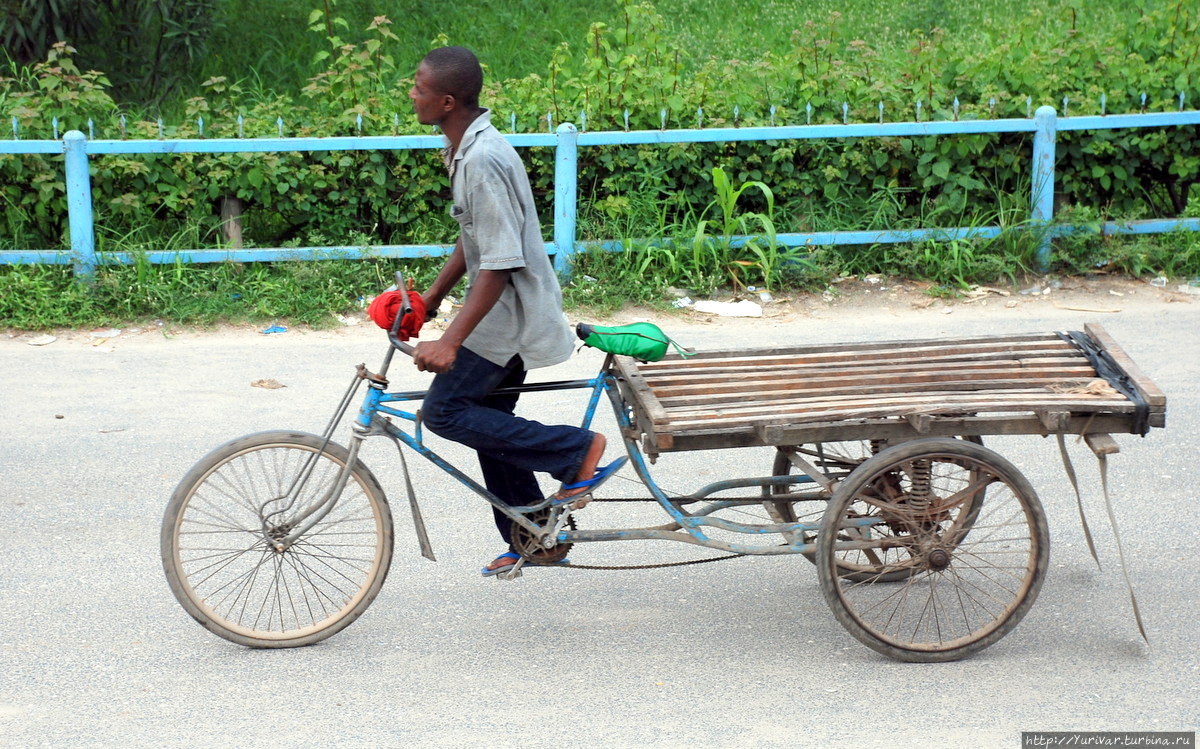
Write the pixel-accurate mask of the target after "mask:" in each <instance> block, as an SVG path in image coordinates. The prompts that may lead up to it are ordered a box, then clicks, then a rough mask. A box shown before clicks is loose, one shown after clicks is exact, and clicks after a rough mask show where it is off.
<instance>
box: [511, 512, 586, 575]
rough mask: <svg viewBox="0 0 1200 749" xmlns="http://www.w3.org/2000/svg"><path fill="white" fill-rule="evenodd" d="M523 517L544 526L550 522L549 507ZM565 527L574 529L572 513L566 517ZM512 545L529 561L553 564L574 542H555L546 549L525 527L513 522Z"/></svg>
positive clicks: (567, 551) (563, 555)
mask: <svg viewBox="0 0 1200 749" xmlns="http://www.w3.org/2000/svg"><path fill="white" fill-rule="evenodd" d="M525 517H527V518H529V519H530V520H531V521H533V522H534V523H536V524H537V525H540V526H542V527H543V528H544V527H546V525H547V523H549V522H550V508H546V509H544V510H538V511H537V512H532V513H530V514H528V515H526V516H525ZM555 521H557V518H555ZM565 527H566V528H567V530H572V531H573V530H575V516H574V515H571V516H570V517H568V518H567V525H566V526H565ZM512 545H513V548H514V549H516V551H517V553H518V554H520V555H521V556H522V557H524V558H525V559H527V560H529V561H530V562H533V563H535V564H554V563H555V562H561V561H562V560H564V559H566V558H567V554H570V553H571V547H572V546H574V545H575V544H569V543H568V544H555V545H554V546H551V547H550V548H549V549H547V548H546V547H544V546H542V542H541V540H540V539H538V538H536V537H535V536H534V535H533V533H532V532H530V531H529V530H528V529H527V528H525V527H524V526H521V525H518V524H517V523H513V526H512Z"/></svg>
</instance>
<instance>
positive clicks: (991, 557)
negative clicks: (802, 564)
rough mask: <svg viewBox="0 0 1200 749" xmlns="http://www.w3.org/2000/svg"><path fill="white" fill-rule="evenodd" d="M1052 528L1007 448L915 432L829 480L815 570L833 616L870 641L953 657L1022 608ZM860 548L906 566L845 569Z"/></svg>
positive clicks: (909, 653) (866, 555) (1038, 575)
mask: <svg viewBox="0 0 1200 749" xmlns="http://www.w3.org/2000/svg"><path fill="white" fill-rule="evenodd" d="M985 490H986V493H985ZM968 531H970V535H968V533H967V532H968ZM1049 535H1050V534H1049V530H1048V529H1047V526H1046V517H1045V513H1044V512H1043V511H1042V506H1041V503H1040V502H1039V501H1038V498H1037V494H1035V493H1034V491H1033V487H1031V486H1030V485H1029V482H1028V481H1027V480H1026V479H1025V477H1024V476H1022V475H1021V473H1020V472H1019V471H1018V470H1017V469H1016V468H1015V467H1014V466H1013V465H1012V464H1011V463H1009V462H1008V461H1007V460H1005V459H1004V458H1002V457H1000V456H999V455H997V454H996V453H995V452H993V451H991V450H988V449H986V448H984V447H981V446H979V445H975V444H971V443H969V442H965V441H962V440H953V439H923V440H916V441H913V442H906V443H902V444H900V445H897V446H895V447H891V448H888V449H887V450H884V451H883V452H881V453H879V454H878V455H876V456H875V457H873V458H871V459H870V460H867V461H865V462H864V463H863V464H862V465H861V466H859V467H858V468H857V469H855V471H854V473H853V474H852V475H851V476H850V477H849V478H848V479H846V480H845V481H843V482H842V483H841V484H840V485H839V486H838V487H837V490H836V491H835V492H834V495H833V497H832V499H831V500H830V501H829V505H828V507H827V509H826V511H825V516H824V518H823V519H822V521H821V530H820V533H819V534H818V536H817V571H818V577H819V578H820V581H821V591H822V593H824V595H825V600H826V601H827V602H828V603H829V606H830V608H831V609H833V613H834V616H836V617H837V619H838V621H840V622H841V623H842V624H843V625H844V626H845V627H846V629H847V630H849V631H850V634H852V635H854V636H855V637H856V638H858V639H859V640H860V641H862V642H863V643H864V644H866V645H867V646H868V647H870V648H872V649H873V650H876V651H878V652H880V653H883V654H884V655H888V656H891V657H893V658H896V659H899V660H902V661H918V662H933V661H950V660H957V659H959V658H963V657H965V656H967V655H970V654H972V653H974V652H976V651H979V650H982V649H984V648H986V647H988V646H989V645H991V644H992V643H994V642H996V641H997V640H999V639H1000V638H1001V637H1003V636H1004V635H1005V634H1007V633H1008V631H1009V630H1011V629H1012V628H1013V627H1015V626H1016V625H1017V623H1018V622H1020V621H1021V618H1022V617H1024V616H1025V614H1026V612H1028V610H1029V607H1030V606H1032V605H1033V601H1034V599H1035V598H1036V597H1037V593H1038V590H1039V589H1040V588H1041V584H1042V578H1043V576H1044V575H1045V573H1046V565H1047V562H1048V559H1049ZM864 560H866V564H868V565H874V566H878V567H879V568H881V569H884V570H895V569H896V568H897V567H898V566H903V567H907V568H908V569H909V574H908V575H907V576H905V577H904V579H903V580H901V581H898V582H887V581H886V580H885V575H883V574H881V575H879V576H878V577H877V578H870V577H863V576H857V577H859V579H851V578H850V577H847V576H846V575H845V574H844V573H843V568H844V566H845V565H850V566H852V567H853V566H857V565H862V564H864Z"/></svg>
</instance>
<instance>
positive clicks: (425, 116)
mask: <svg viewBox="0 0 1200 749" xmlns="http://www.w3.org/2000/svg"><path fill="white" fill-rule="evenodd" d="M408 98H409V99H412V103H413V112H415V113H416V115H417V122H420V123H421V124H422V125H439V124H441V122H442V119H443V118H445V116H446V113H447V112H449V111H450V110H451V109H453V107H454V97H453V96H450V95H449V94H443V93H441V92H440V91H438V90H437V88H436V86H435V85H434V81H433V76H431V75H430V74H429V69H428V68H427V67H426V66H425V63H421V64H420V65H419V66H417V73H416V75H415V76H413V87H412V88H411V89H409V92H408Z"/></svg>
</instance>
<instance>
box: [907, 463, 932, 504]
mask: <svg viewBox="0 0 1200 749" xmlns="http://www.w3.org/2000/svg"><path fill="white" fill-rule="evenodd" d="M909 481H910V482H911V483H910V485H909V489H908V498H909V499H908V502H909V504H910V505H911V506H912V507H913V508H914V509H917V510H925V509H928V507H929V499H930V495H931V494H932V492H933V462H932V461H931V460H929V459H928V458H925V459H923V460H914V461H913V463H912V469H911V470H910V471H909Z"/></svg>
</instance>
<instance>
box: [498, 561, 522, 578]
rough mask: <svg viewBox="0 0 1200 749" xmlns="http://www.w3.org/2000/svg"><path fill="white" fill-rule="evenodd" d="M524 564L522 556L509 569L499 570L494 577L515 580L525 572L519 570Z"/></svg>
mask: <svg viewBox="0 0 1200 749" xmlns="http://www.w3.org/2000/svg"><path fill="white" fill-rule="evenodd" d="M524 566H525V558H524V557H522V558H520V559H518V560H517V563H516V564H514V565H513V567H512V569H511V570H509V571H508V572H501V573H500V574H498V575H496V579H497V580H516V579H517V578H518V577H521V575H523V574H525V573H524V572H522V571H521V568H522V567H524Z"/></svg>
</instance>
